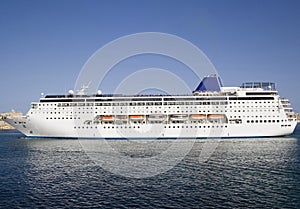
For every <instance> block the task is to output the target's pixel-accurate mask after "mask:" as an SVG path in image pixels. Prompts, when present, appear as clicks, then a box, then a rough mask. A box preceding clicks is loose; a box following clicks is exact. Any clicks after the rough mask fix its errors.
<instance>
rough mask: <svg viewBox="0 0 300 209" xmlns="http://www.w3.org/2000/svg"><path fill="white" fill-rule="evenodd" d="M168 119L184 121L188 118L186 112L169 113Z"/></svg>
mask: <svg viewBox="0 0 300 209" xmlns="http://www.w3.org/2000/svg"><path fill="white" fill-rule="evenodd" d="M170 119H171V120H172V121H186V120H187V119H188V115H186V114H176V115H171V117H170Z"/></svg>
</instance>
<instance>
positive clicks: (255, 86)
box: [241, 82, 276, 91]
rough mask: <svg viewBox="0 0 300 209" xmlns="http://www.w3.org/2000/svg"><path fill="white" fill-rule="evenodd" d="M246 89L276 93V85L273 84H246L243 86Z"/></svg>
mask: <svg viewBox="0 0 300 209" xmlns="http://www.w3.org/2000/svg"><path fill="white" fill-rule="evenodd" d="M241 88H243V89H245V88H247V89H263V90H264V91H276V88H275V83H271V82H245V83H243V84H242V85H241Z"/></svg>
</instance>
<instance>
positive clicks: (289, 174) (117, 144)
mask: <svg viewBox="0 0 300 209" xmlns="http://www.w3.org/2000/svg"><path fill="white" fill-rule="evenodd" d="M21 137H22V135H21V134H20V133H18V132H15V131H5V132H1V133H0V208H48V207H53V208H162V207H163V208H212V207H213V208H240V207H247V208H262V207H263V208H300V127H299V126H298V127H297V129H296V132H295V133H294V134H293V135H292V136H290V137H282V138H261V139H260V138H258V139H257V138H255V139H224V140H223V139H222V140H218V144H217V146H216V149H215V150H214V152H212V154H211V156H210V157H209V158H208V159H207V160H206V161H201V160H200V161H199V156H200V154H201V150H203V147H204V146H205V144H206V143H207V142H211V141H210V140H199V141H197V142H196V143H195V144H194V145H193V147H192V149H191V151H190V152H189V153H188V154H187V155H186V156H185V157H184V159H183V160H181V161H179V163H178V164H176V165H175V166H174V167H172V168H171V169H170V170H168V171H165V172H164V173H161V174H158V175H155V176H152V177H147V178H129V177H126V176H123V175H116V174H113V173H111V172H110V171H108V170H107V169H104V168H103V167H102V166H100V165H99V164H97V163H95V162H94V161H93V160H92V159H91V158H90V156H89V155H87V154H86V152H85V150H84V149H83V147H82V145H81V143H79V141H78V140H62V139H24V138H21ZM110 143H111V144H112V145H113V147H114V148H115V150H120V152H123V154H124V155H127V156H129V157H132V158H134V157H137V156H138V157H139V158H143V157H145V158H147V157H149V156H150V155H157V153H158V152H161V151H162V149H168V147H169V146H170V145H171V144H172V143H173V142H172V141H170V140H169V141H168V140H166V141H157V142H155V141H143V142H138V141H134V142H128V141H126V140H123V141H112V142H110ZM156 143H157V144H156ZM107 152H109V151H107ZM126 152H127V153H126ZM108 154H109V153H108ZM166 160H168V159H166ZM112 166H116V165H112ZM133 169H134V168H133Z"/></svg>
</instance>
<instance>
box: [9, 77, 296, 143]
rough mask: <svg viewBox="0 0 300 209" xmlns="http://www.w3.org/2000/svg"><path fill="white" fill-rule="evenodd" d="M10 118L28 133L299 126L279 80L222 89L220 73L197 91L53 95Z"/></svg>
mask: <svg viewBox="0 0 300 209" xmlns="http://www.w3.org/2000/svg"><path fill="white" fill-rule="evenodd" d="M4 120H5V121H6V122H8V123H9V124H11V125H12V126H14V127H15V128H16V129H18V130H19V131H21V132H22V133H24V134H25V135H26V136H28V137H63V138H65V137H67V138H69V137H71V138H141V139H143V138H206V137H266V136H283V135H289V134H291V133H293V131H294V129H295V127H296V125H297V120H296V116H295V114H294V112H293V110H292V108H291V107H290V104H289V101H288V100H287V99H281V98H280V97H279V95H278V92H277V91H276V90H275V84H274V83H269V82H251V83H244V84H243V85H242V86H241V87H222V85H221V82H220V79H219V78H218V77H217V76H215V75H213V76H209V77H206V78H204V79H203V81H202V82H201V83H200V85H199V86H198V88H197V89H196V90H195V91H194V92H193V94H191V95H132V96H130V95H103V94H101V93H100V92H99V93H98V94H95V95H86V94H84V91H81V92H80V93H79V94H76V95H75V94H74V93H73V92H69V94H67V95H49V96H45V97H44V98H41V99H40V101H39V102H34V103H32V105H31V108H30V110H29V111H28V113H27V114H26V115H25V116H22V117H9V116H8V117H5V118H4Z"/></svg>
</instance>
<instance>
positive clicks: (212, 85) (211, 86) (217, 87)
mask: <svg viewBox="0 0 300 209" xmlns="http://www.w3.org/2000/svg"><path fill="white" fill-rule="evenodd" d="M221 87H223V84H222V81H221V79H220V77H219V76H217V75H209V76H206V77H204V78H203V80H202V81H201V82H200V84H199V86H198V87H197V88H196V90H195V92H197V91H198V92H199V91H201V92H203V91H217V92H220V91H221Z"/></svg>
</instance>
